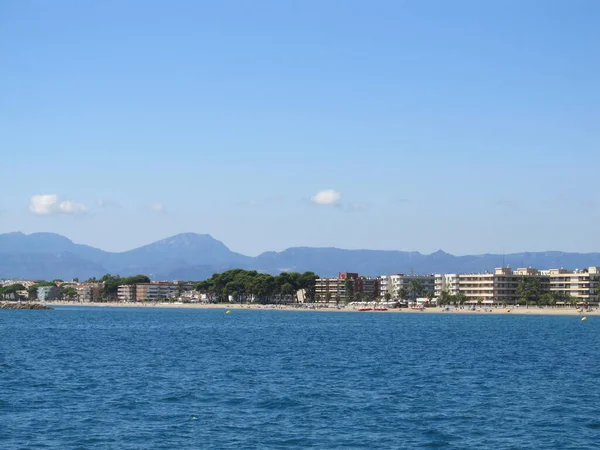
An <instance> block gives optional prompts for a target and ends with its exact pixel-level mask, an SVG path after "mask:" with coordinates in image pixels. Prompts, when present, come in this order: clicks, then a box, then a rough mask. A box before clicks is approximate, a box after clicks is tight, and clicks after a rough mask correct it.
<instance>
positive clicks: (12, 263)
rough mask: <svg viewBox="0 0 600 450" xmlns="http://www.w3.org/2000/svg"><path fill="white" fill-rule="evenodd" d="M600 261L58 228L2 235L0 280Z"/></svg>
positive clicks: (596, 260)
mask: <svg viewBox="0 0 600 450" xmlns="http://www.w3.org/2000/svg"><path fill="white" fill-rule="evenodd" d="M597 264H599V265H600V253H566V252H559V251H550V252H526V253H512V254H507V255H497V254H483V255H468V256H454V255H451V254H449V253H446V252H443V251H441V250H439V251H437V252H435V253H432V254H429V255H427V254H421V253H419V252H404V251H392V250H343V249H338V248H315V247H293V248H288V249H286V250H284V251H282V252H265V253H262V254H260V255H258V256H255V257H251V256H245V255H242V254H240V253H236V252H233V251H231V250H230V249H229V248H227V246H226V245H225V244H223V243H222V242H220V241H218V240H216V239H214V238H213V237H212V236H210V235H208V234H196V233H182V234H178V235H175V236H172V237H169V238H166V239H162V240H160V241H157V242H153V243H151V244H148V245H144V246H142V247H138V248H135V249H133V250H129V251H126V252H120V253H116V252H107V251H104V250H100V249H97V248H94V247H90V246H88V245H81V244H76V243H74V242H73V241H71V240H70V239H68V238H66V237H64V236H61V235H59V234H54V233H33V234H23V233H20V232H15V233H6V234H0V278H4V279H9V278H23V279H44V280H49V279H56V278H61V279H72V278H74V277H78V278H79V279H87V278H90V277H101V276H102V275H104V274H106V273H112V274H119V275H121V276H131V275H136V274H140V273H143V274H146V275H148V276H150V277H151V278H152V279H155V280H173V279H180V280H202V279H206V278H209V277H210V276H211V275H212V274H213V273H217V272H222V271H224V270H228V269H233V268H242V269H254V270H258V271H263V272H267V273H271V274H277V273H280V272H282V271H298V272H304V271H307V270H310V271H313V272H315V273H317V274H318V275H320V276H322V277H331V276H337V274H338V272H346V271H347V272H358V273H360V274H361V275H366V276H376V275H381V274H392V273H419V274H425V273H471V272H484V271H493V270H494V268H496V267H502V266H504V265H507V266H510V267H514V268H516V267H529V266H531V267H536V268H538V269H548V268H560V267H564V268H568V269H575V268H584V267H588V266H593V265H597Z"/></svg>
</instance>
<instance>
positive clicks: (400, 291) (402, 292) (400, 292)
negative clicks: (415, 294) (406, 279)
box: [398, 288, 408, 300]
mask: <svg viewBox="0 0 600 450" xmlns="http://www.w3.org/2000/svg"><path fill="white" fill-rule="evenodd" d="M407 296H408V291H407V290H406V289H405V288H400V289H398V298H399V299H400V300H404V299H405V298H406V297H407Z"/></svg>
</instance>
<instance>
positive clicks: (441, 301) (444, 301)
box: [437, 291, 450, 306]
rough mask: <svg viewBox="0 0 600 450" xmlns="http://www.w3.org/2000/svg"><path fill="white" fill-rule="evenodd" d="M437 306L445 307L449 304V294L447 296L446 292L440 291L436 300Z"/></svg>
mask: <svg viewBox="0 0 600 450" xmlns="http://www.w3.org/2000/svg"><path fill="white" fill-rule="evenodd" d="M437 304H438V305H439V306H445V305H448V304H450V294H448V291H442V292H441V294H440V296H439V297H438V299H437Z"/></svg>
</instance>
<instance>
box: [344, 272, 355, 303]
mask: <svg viewBox="0 0 600 450" xmlns="http://www.w3.org/2000/svg"><path fill="white" fill-rule="evenodd" d="M344 289H345V291H346V302H347V303H350V302H353V301H354V294H355V292H354V279H352V278H346V280H345V281H344Z"/></svg>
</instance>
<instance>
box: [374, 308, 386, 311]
mask: <svg viewBox="0 0 600 450" xmlns="http://www.w3.org/2000/svg"><path fill="white" fill-rule="evenodd" d="M387 310H388V309H387V308H375V311H387Z"/></svg>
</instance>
